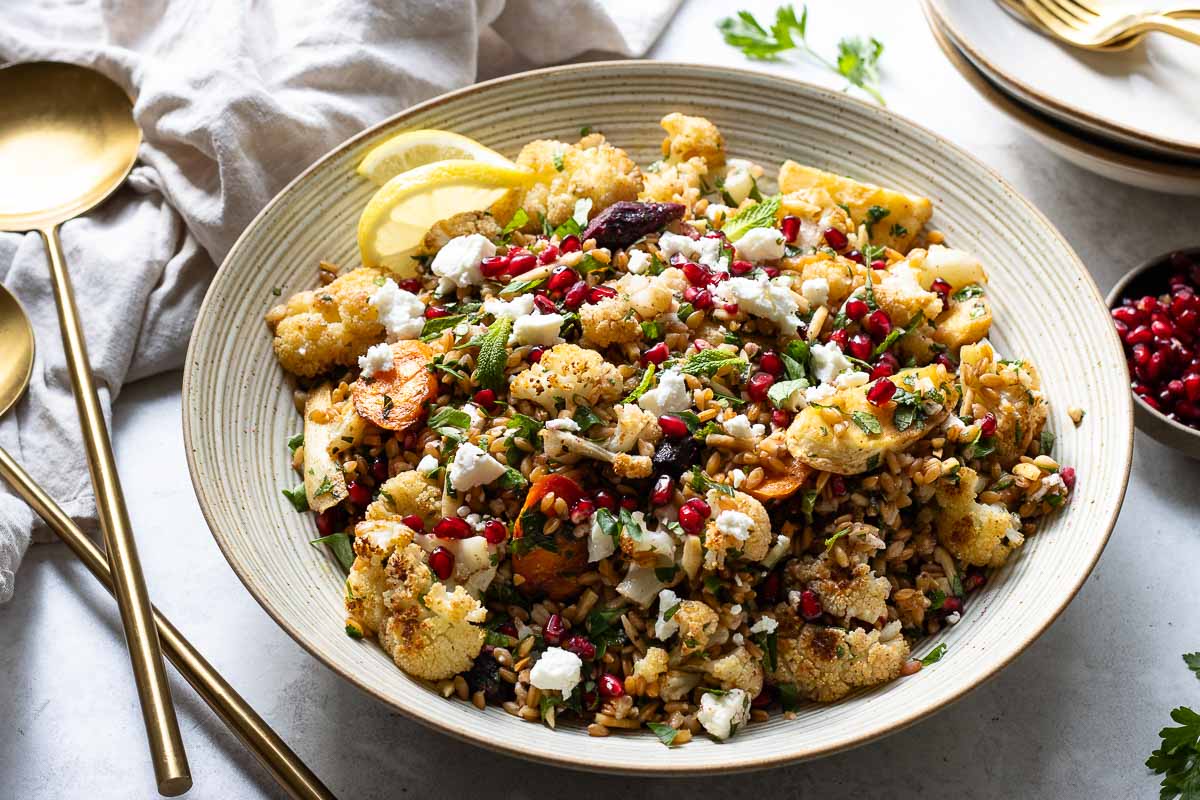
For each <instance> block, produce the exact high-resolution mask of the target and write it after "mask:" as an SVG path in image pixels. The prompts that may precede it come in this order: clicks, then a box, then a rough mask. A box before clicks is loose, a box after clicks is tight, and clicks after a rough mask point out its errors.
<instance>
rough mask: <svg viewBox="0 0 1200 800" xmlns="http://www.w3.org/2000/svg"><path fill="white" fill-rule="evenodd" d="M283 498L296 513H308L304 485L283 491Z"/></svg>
mask: <svg viewBox="0 0 1200 800" xmlns="http://www.w3.org/2000/svg"><path fill="white" fill-rule="evenodd" d="M282 491H283V496H284V497H286V498H287V499H288V502H289V503H291V504H292V508H294V509H296V510H297V511H308V495H307V494H305V493H304V484H303V483H302V484H300V485H299V486H297V487H296V488H295V489H284V490H282Z"/></svg>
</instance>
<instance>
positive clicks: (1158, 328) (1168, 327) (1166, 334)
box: [1150, 320, 1175, 339]
mask: <svg viewBox="0 0 1200 800" xmlns="http://www.w3.org/2000/svg"><path fill="white" fill-rule="evenodd" d="M1150 332H1151V333H1153V334H1154V335H1155V336H1159V337H1162V338H1163V339H1169V338H1170V337H1172V336H1174V335H1175V326H1173V325H1172V324H1171V323H1169V322H1167V321H1165V320H1155V321H1154V322H1151V323H1150Z"/></svg>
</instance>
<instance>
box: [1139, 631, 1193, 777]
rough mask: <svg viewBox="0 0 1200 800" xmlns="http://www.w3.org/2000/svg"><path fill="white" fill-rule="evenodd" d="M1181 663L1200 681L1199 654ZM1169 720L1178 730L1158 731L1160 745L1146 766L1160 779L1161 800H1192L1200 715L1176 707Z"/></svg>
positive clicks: (1185, 656) (1181, 707)
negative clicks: (1173, 722) (1174, 799)
mask: <svg viewBox="0 0 1200 800" xmlns="http://www.w3.org/2000/svg"><path fill="white" fill-rule="evenodd" d="M1183 661H1184V663H1185V664H1187V667H1188V669H1190V670H1191V671H1192V672H1194V673H1195V674H1196V677H1197V678H1200V653H1185V654H1184V656H1183ZM1171 719H1172V720H1173V721H1175V722H1177V723H1179V727H1176V728H1163V729H1162V730H1161V731H1159V733H1158V735H1159V736H1160V737H1162V746H1161V747H1159V748H1158V749H1157V750H1155V751H1154V752H1153V753H1151V754H1150V757H1149V758H1148V759H1146V766H1147V767H1149V768H1150V769H1151V770H1153V771H1154V773H1155V774H1158V775H1162V776H1163V779H1162V784H1161V786H1162V788H1161V790H1160V792H1159V798H1160V800H1171V798H1174V797H1180V798H1183V800H1195V798H1197V797H1200V714H1197V713H1196V712H1195V711H1193V710H1192V709H1190V708H1188V707H1187V706H1179V707H1178V708H1176V709H1174V710H1173V711H1172V712H1171Z"/></svg>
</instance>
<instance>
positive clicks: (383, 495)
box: [367, 469, 442, 529]
mask: <svg viewBox="0 0 1200 800" xmlns="http://www.w3.org/2000/svg"><path fill="white" fill-rule="evenodd" d="M411 514H415V515H416V516H418V517H420V518H421V519H422V521H424V523H425V526H426V527H427V528H430V529H432V526H433V524H434V523H435V522H437V521H438V520H439V519H441V517H442V489H441V486H439V485H438V484H437V483H435V482H434V481H431V480H429V479H428V478H426V477H425V476H424V475H422V474H421V473H419V472H417V471H416V470H415V469H410V470H406V471H405V472H400V473H398V474H396V475H394V476H392V477H391V478H388V480H387V481H385V482H384V484H383V485H382V486H380V487H379V497H378V498H377V499H376V500H375V502H373V503H371V505H369V506H367V519H377V520H396V521H399V520H401V519H404V518H405V517H407V516H409V515H411Z"/></svg>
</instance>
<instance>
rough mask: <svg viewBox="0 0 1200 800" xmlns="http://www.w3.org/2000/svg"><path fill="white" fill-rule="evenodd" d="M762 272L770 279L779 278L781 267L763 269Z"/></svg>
mask: <svg viewBox="0 0 1200 800" xmlns="http://www.w3.org/2000/svg"><path fill="white" fill-rule="evenodd" d="M762 271H763V272H765V273H766V275H767V277H768V278H778V277H779V267H763V268H762Z"/></svg>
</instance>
